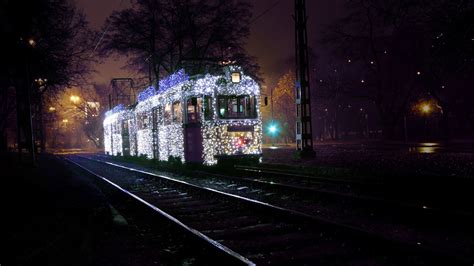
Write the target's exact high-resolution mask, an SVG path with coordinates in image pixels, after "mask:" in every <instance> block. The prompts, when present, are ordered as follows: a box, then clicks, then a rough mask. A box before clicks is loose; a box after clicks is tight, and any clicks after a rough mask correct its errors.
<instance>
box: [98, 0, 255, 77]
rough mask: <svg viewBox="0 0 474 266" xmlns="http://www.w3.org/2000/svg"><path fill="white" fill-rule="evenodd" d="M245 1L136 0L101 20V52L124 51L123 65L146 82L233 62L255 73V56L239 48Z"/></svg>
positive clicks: (245, 31) (244, 36)
mask: <svg viewBox="0 0 474 266" xmlns="http://www.w3.org/2000/svg"><path fill="white" fill-rule="evenodd" d="M250 7H251V5H250V3H249V2H248V1H245V0H231V1H221V0H214V1H205V0H193V1H183V0H180V1H169V0H160V1H153V0H137V1H132V7H131V8H129V9H125V10H122V11H117V12H114V13H113V14H112V15H111V16H110V17H109V18H108V19H107V22H106V26H105V27H106V29H107V31H106V32H107V33H106V34H105V37H104V42H103V46H102V51H103V52H104V53H106V54H111V53H119V54H126V55H127V56H129V58H130V59H129V66H130V67H132V68H134V69H136V70H138V71H139V72H140V73H142V74H147V73H148V76H149V82H150V83H154V82H156V81H157V80H159V77H160V74H161V75H166V74H170V73H173V72H175V71H177V70H178V69H180V68H184V69H185V70H186V72H187V73H189V74H191V75H195V74H202V73H205V72H212V71H214V70H216V69H217V68H220V67H219V65H218V63H221V62H224V61H226V62H234V61H235V63H236V64H238V65H241V66H243V67H244V69H245V70H246V72H247V73H249V74H251V75H254V76H256V77H258V70H259V68H258V66H257V64H256V63H255V59H254V58H253V57H251V56H249V55H248V54H247V53H246V51H245V49H244V44H245V40H246V39H247V37H248V36H249V32H250V30H249V20H250V18H251V12H250Z"/></svg>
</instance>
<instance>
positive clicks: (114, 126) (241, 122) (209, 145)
mask: <svg viewBox="0 0 474 266" xmlns="http://www.w3.org/2000/svg"><path fill="white" fill-rule="evenodd" d="M259 106H260V87H259V85H258V83H257V82H256V81H255V80H254V79H253V78H251V77H250V76H248V75H245V74H244V73H243V71H242V69H241V68H240V67H238V66H226V67H224V68H223V71H222V73H219V74H206V75H198V76H192V77H190V76H188V75H187V74H186V73H185V71H184V70H180V71H178V72H176V73H174V74H172V75H170V76H169V77H167V78H165V79H163V80H160V82H159V86H158V88H155V87H153V86H150V87H148V88H146V89H145V90H144V91H142V92H141V93H140V94H139V95H138V102H137V103H136V104H134V105H132V106H127V107H126V106H123V105H118V106H115V107H114V108H113V109H111V110H109V111H108V112H107V113H106V114H105V119H104V121H103V126H104V148H105V153H106V154H109V155H115V156H117V155H122V156H123V155H129V156H146V157H147V158H149V159H158V160H161V161H168V160H170V159H171V158H174V159H178V158H179V159H180V160H181V161H182V162H193V163H204V164H207V165H212V164H216V163H217V162H218V161H219V160H221V159H227V158H235V157H244V158H245V157H252V158H260V157H261V153H262V120H261V114H260V108H259Z"/></svg>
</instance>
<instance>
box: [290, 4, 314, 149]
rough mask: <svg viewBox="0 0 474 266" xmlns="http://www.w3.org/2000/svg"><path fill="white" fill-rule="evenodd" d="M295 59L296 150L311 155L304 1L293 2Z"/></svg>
mask: <svg viewBox="0 0 474 266" xmlns="http://www.w3.org/2000/svg"><path fill="white" fill-rule="evenodd" d="M293 18H294V20H295V57H296V149H297V150H298V151H301V152H303V153H308V154H312V153H313V134H312V132H313V129H312V125H311V95H310V89H309V66H308V42H307V41H308V35H307V32H306V21H307V17H306V1H305V0H295V15H294V17H293Z"/></svg>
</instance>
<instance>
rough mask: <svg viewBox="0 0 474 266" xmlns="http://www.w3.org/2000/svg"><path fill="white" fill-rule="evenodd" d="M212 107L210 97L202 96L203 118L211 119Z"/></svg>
mask: <svg viewBox="0 0 474 266" xmlns="http://www.w3.org/2000/svg"><path fill="white" fill-rule="evenodd" d="M213 113H214V108H213V105H212V97H211V96H204V119H206V120H212V117H213Z"/></svg>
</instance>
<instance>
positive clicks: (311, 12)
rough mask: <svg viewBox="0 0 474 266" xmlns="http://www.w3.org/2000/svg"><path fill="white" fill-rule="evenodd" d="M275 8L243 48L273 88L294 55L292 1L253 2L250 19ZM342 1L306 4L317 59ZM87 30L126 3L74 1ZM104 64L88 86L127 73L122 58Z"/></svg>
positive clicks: (255, 26)
mask: <svg viewBox="0 0 474 266" xmlns="http://www.w3.org/2000/svg"><path fill="white" fill-rule="evenodd" d="M276 2H278V3H277V5H276V6H275V7H274V8H273V9H272V10H271V11H269V12H267V13H266V14H265V15H263V16H262V17H260V18H259V19H258V20H256V21H255V22H253V23H252V24H251V35H250V38H249V40H248V44H247V46H246V48H247V51H248V52H249V53H250V54H251V55H253V56H256V57H257V59H258V63H259V64H260V67H261V71H262V73H263V74H264V79H265V83H266V84H267V85H269V86H273V85H274V84H275V83H276V80H277V79H278V77H279V76H281V75H282V74H283V73H284V72H285V71H287V70H288V66H287V65H285V62H286V61H288V59H289V58H290V57H291V56H293V55H294V49H295V48H294V21H293V18H292V14H293V13H294V0H280V1H275V0H257V1H253V4H254V7H253V16H254V17H256V16H258V15H259V14H261V13H262V12H264V11H265V10H266V9H267V8H269V7H271V6H272V5H273V4H274V3H276ZM343 2H344V0H333V1H327V0H310V1H307V3H306V8H307V15H308V39H309V46H311V47H312V48H313V49H314V50H315V51H316V53H317V54H318V56H320V57H321V56H323V57H324V53H325V52H324V51H323V50H322V49H321V47H320V44H319V43H318V39H319V37H320V35H321V31H322V30H323V29H324V27H325V25H327V24H328V23H330V22H332V21H333V20H334V19H335V18H338V17H339V16H340V13H341V11H340V10H341V9H342V8H341V5H342V4H343ZM76 3H77V6H78V8H80V9H82V10H83V11H84V13H85V14H86V16H87V17H88V20H89V21H90V23H91V26H92V27H93V28H95V29H101V28H102V27H103V26H104V22H105V19H106V18H107V16H109V15H110V14H111V12H112V11H113V10H119V9H123V8H127V7H129V6H130V4H129V1H128V0H101V1H97V0H76ZM104 60H105V63H104V64H101V65H97V66H96V70H97V71H98V73H97V74H95V75H94V77H93V80H92V82H97V83H106V84H108V83H109V82H110V80H111V79H112V78H115V77H127V76H129V75H130V74H129V72H128V71H127V70H124V69H122V67H123V66H124V65H125V59H124V58H118V59H112V58H108V59H104Z"/></svg>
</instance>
